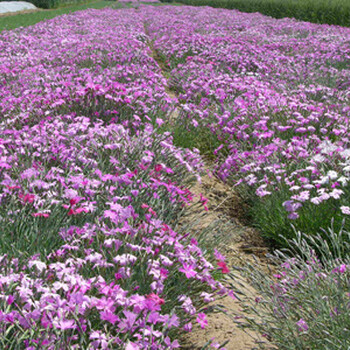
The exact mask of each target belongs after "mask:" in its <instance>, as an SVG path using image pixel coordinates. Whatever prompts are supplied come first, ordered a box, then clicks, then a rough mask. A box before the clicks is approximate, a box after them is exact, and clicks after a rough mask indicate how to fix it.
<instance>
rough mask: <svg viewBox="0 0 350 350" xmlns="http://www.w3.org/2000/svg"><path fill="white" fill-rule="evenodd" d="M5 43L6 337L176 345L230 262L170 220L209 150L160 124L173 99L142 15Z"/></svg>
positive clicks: (7, 37)
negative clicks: (188, 146)
mask: <svg viewBox="0 0 350 350" xmlns="http://www.w3.org/2000/svg"><path fill="white" fill-rule="evenodd" d="M0 46H1V47H0V56H1V58H0V62H1V64H0V76H1V80H0V96H1V98H0V100H1V106H0V116H1V119H0V130H1V131H0V135H1V137H0V184H1V192H0V202H1V206H0V222H1V225H0V226H1V229H0V232H1V241H0V254H1V258H0V290H1V292H0V307H1V311H0V347H1V348H2V349H117V348H126V349H128V350H131V349H133V350H136V349H172V348H177V347H179V343H178V341H177V340H176V337H177V335H178V333H179V330H185V331H191V328H192V322H193V321H194V322H199V324H200V325H201V326H202V327H204V326H205V325H206V324H207V320H206V316H205V313H204V312H203V310H202V309H203V307H204V306H205V304H206V303H208V302H210V301H212V300H213V299H214V297H215V296H216V295H223V294H226V293H227V292H228V291H227V290H226V289H225V288H224V286H223V285H222V284H221V283H220V282H219V280H220V276H221V274H222V273H223V272H225V271H226V270H227V267H226V265H225V263H224V261H223V257H222V256H221V255H220V254H219V253H218V252H213V253H214V255H213V256H212V258H213V259H212V258H210V257H209V255H208V253H206V252H204V251H202V250H201V248H200V247H199V245H198V242H197V240H196V239H194V238H191V237H189V236H188V233H187V232H179V233H177V232H175V231H174V230H173V229H172V226H175V225H176V224H177V223H178V221H179V217H181V213H182V212H183V210H184V207H186V206H187V205H188V204H189V203H190V202H191V201H192V198H193V195H192V194H191V192H190V190H189V186H190V184H191V182H193V181H195V180H197V179H199V173H200V171H201V168H202V160H201V159H200V156H199V154H198V151H196V150H194V151H189V150H181V149H179V148H176V147H175V146H174V145H173V143H172V138H171V136H170V135H169V134H168V133H163V134H160V133H159V132H158V127H159V126H160V125H161V124H162V123H163V122H164V120H163V119H166V118H167V116H168V115H169V114H170V113H171V111H172V108H173V105H174V103H175V101H174V99H172V98H170V97H169V96H168V95H167V93H166V92H165V85H166V80H165V79H164V78H163V76H162V75H161V71H160V68H159V66H158V65H157V63H156V61H155V60H154V59H153V58H152V57H151V51H150V49H149V47H148V38H147V36H146V34H145V31H144V24H143V18H142V15H141V14H140V13H139V12H136V11H135V10H126V11H115V10H110V9H109V10H103V11H94V10H91V11H84V12H81V13H76V14H74V15H67V16H62V17H59V18H56V19H54V20H51V21H48V22H44V23H40V24H37V25H35V26H33V27H30V28H26V29H18V30H14V31H12V32H6V33H5V34H3V35H2V36H1V40H0ZM215 256H216V258H215ZM208 258H210V260H212V262H210V261H209V260H208ZM217 262H218V265H217V264H216V263H217Z"/></svg>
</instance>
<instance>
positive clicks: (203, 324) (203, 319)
mask: <svg viewBox="0 0 350 350" xmlns="http://www.w3.org/2000/svg"><path fill="white" fill-rule="evenodd" d="M196 321H197V322H198V323H199V325H200V326H201V328H203V329H204V328H205V327H206V326H207V325H208V320H207V316H206V314H205V313H203V312H200V313H199V314H198V315H197V318H196Z"/></svg>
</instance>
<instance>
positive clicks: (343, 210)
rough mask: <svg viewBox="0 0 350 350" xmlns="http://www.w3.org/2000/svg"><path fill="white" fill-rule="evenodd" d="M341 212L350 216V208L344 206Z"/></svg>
mask: <svg viewBox="0 0 350 350" xmlns="http://www.w3.org/2000/svg"><path fill="white" fill-rule="evenodd" d="M340 210H341V212H342V213H343V214H345V215H350V207H347V206H345V205H343V206H341V207H340Z"/></svg>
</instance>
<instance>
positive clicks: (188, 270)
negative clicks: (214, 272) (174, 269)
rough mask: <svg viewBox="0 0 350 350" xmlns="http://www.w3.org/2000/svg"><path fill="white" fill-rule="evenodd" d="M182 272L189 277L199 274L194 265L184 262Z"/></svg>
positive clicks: (180, 269)
mask: <svg viewBox="0 0 350 350" xmlns="http://www.w3.org/2000/svg"><path fill="white" fill-rule="evenodd" d="M179 271H180V272H183V273H184V274H185V275H186V277H187V278H191V277H194V276H196V275H197V272H196V271H195V270H194V265H190V264H186V263H184V264H183V267H181V268H179Z"/></svg>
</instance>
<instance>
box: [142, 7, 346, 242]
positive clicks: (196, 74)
mask: <svg viewBox="0 0 350 350" xmlns="http://www.w3.org/2000/svg"><path fill="white" fill-rule="evenodd" d="M144 12H145V13H146V21H147V25H148V31H149V33H150V36H151V37H152V38H153V40H154V48H155V49H156V50H157V51H158V53H159V55H160V57H162V58H163V60H164V64H165V65H166V66H167V67H168V69H169V75H170V76H171V84H172V86H171V87H172V88H173V89H176V90H177V91H178V92H179V100H180V102H182V119H181V120H182V127H183V125H184V124H186V123H187V126H186V128H187V130H188V131H189V132H193V130H195V129H196V128H199V129H200V130H208V129H209V130H211V133H212V134H213V135H215V138H216V139H215V140H214V142H213V145H214V146H216V147H217V149H216V150H215V151H214V152H213V150H212V149H210V150H209V151H210V152H212V154H213V153H215V154H217V156H218V159H217V162H218V167H217V175H218V176H219V177H220V178H221V179H223V180H225V181H228V182H229V183H231V184H232V185H234V186H238V185H239V186H238V187H237V189H238V190H239V191H240V192H241V194H242V197H243V198H245V199H246V200H247V202H248V203H249V205H251V208H252V210H251V216H252V219H253V222H254V223H255V224H256V225H258V227H259V228H260V229H261V230H262V232H263V233H264V234H265V235H266V237H268V238H271V239H273V240H274V241H275V242H278V243H280V244H282V242H283V240H280V239H279V234H282V235H284V236H289V237H291V236H293V230H292V228H291V223H293V224H294V225H295V226H296V227H297V228H300V229H302V230H303V231H304V232H306V233H310V234H313V233H315V232H317V231H319V228H320V227H328V225H329V223H330V220H331V219H332V218H334V219H335V227H336V228H339V227H340V225H341V222H342V220H343V218H344V217H346V216H347V215H348V213H350V210H349V203H348V199H347V198H348V195H349V187H348V183H349V175H350V173H349V169H348V167H349V151H348V147H349V128H348V125H349V117H350V108H349V96H350V95H349V81H350V70H349V68H350V66H349V63H350V60H349V59H350V51H349V46H348V44H347V43H348V41H349V38H350V30H349V29H348V28H341V27H331V26H328V25H316V24H311V23H305V22H297V21H295V20H293V19H283V20H275V19H272V18H268V17H265V16H262V15H260V14H244V13H240V12H237V11H227V10H221V9H211V8H191V7H185V8H175V7H162V8H161V9H153V8H145V9H144ZM159 12H161V15H159ZM170 19H172V20H171V21H170Z"/></svg>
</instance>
